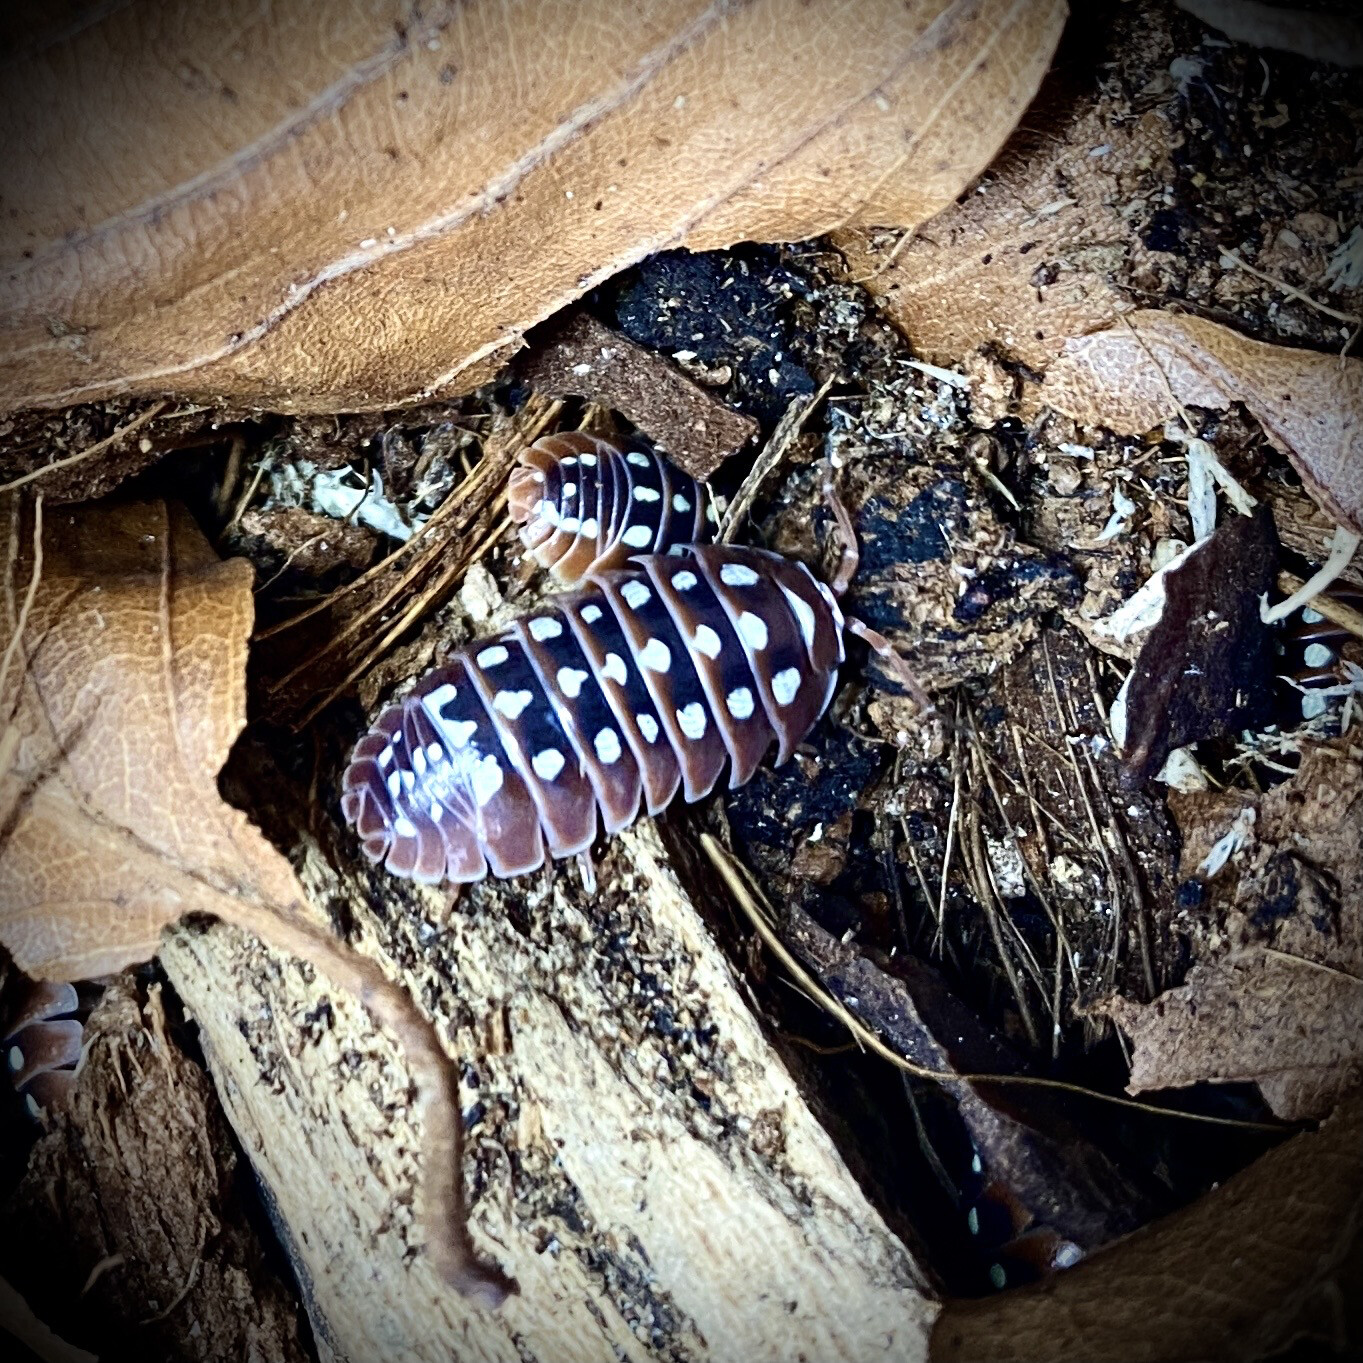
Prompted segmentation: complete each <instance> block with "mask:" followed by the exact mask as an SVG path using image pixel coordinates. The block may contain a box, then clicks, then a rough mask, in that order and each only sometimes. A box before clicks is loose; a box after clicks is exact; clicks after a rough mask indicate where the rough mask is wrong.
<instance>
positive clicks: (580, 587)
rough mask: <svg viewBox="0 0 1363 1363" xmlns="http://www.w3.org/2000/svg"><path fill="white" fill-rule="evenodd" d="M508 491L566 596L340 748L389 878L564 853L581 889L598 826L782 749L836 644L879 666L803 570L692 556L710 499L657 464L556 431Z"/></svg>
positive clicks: (420, 687)
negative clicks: (854, 647) (580, 876)
mask: <svg viewBox="0 0 1363 1363" xmlns="http://www.w3.org/2000/svg"><path fill="white" fill-rule="evenodd" d="M508 497H509V505H510V508H511V513H512V516H513V518H514V519H516V520H517V521H519V522H520V523H521V525H522V527H523V528H522V532H521V533H522V537H523V540H524V542H525V544H526V545H527V548H528V549H529V551H530V553H531V554H532V555H533V556H534V557H535V558H536V559H537V561H538V562H540V563H541V564H543V565H544V566H546V567H548V568H549V569H551V571H552V572H553V573H554V574H555V575H556V576H558V577H559V578H560V579H561V580H562V581H564V582H567V583H569V584H577V589H576V590H574V591H571V592H567V593H564V594H562V595H559V596H556V597H551V598H549V599H548V600H546V601H545V602H544V603H543V604H542V605H541V606H540V608H539V609H537V610H535V611H534V612H532V613H531V614H529V615H527V616H525V617H523V618H521V619H519V620H517V621H516V622H515V623H514V624H513V625H512V626H511V627H510V628H509V629H507V630H504V631H503V632H502V633H501V634H499V635H496V636H494V637H491V638H486V639H481V640H478V641H477V642H475V643H472V644H468V645H466V646H464V647H462V648H460V649H458V650H457V651H456V652H455V653H454V654H453V655H452V656H451V657H450V658H449V659H448V660H447V661H446V662H444V663H443V664H441V665H440V666H439V667H436V668H434V669H433V670H432V671H430V672H428V673H427V674H426V675H425V676H424V677H422V678H421V680H420V681H419V682H418V683H417V684H416V686H415V687H414V688H413V689H412V691H411V692H410V693H409V694H408V695H407V696H406V697H405V698H404V699H403V700H402V701H401V703H399V704H396V705H391V706H389V707H388V708H387V709H385V710H384V711H383V712H382V713H381V714H380V715H379V717H378V719H377V720H376V721H375V723H374V725H373V727H372V728H371V729H370V730H369V732H368V733H367V734H365V736H364V737H363V738H361V739H360V741H359V743H358V744H357V745H356V747H355V750H354V753H353V755H352V758H351V761H350V764H349V766H348V767H347V769H346V772H345V777H344V783H343V792H342V801H341V807H342V811H343V813H344V815H345V818H346V819H347V821H348V822H349V823H350V824H351V825H352V826H353V827H354V828H355V830H356V832H357V833H358V835H359V837H360V842H361V848H362V850H363V852H364V855H365V856H366V857H367V858H368V859H369V860H371V861H374V862H382V863H383V864H384V865H385V867H386V868H387V869H388V870H389V871H391V872H392V873H394V874H395V875H399V876H409V877H411V878H413V879H415V880H418V881H422V882H426V883H436V882H439V881H450V882H454V883H467V882H470V881H476V880H481V879H482V878H483V877H484V876H486V875H487V874H488V873H489V872H491V874H492V875H494V876H497V877H510V876H517V875H522V874H525V873H527V872H530V871H533V870H536V869H537V868H539V867H540V866H542V865H543V864H544V861H545V859H546V857H552V858H566V857H572V856H577V857H579V858H580V859H581V861H582V865H583V872H584V876H585V877H586V878H587V881H588V884H589V885H590V884H591V883H592V879H591V863H590V857H589V855H588V853H589V849H590V847H591V845H592V843H593V842H594V841H595V839H596V836H597V832H598V826H599V827H600V829H602V830H604V832H605V833H606V834H608V835H609V834H613V833H617V832H619V831H620V830H621V829H622V828H625V827H627V826H628V825H629V824H630V823H632V822H633V821H634V819H635V818H636V817H638V814H639V811H640V807H641V806H642V807H643V808H644V809H645V810H647V812H648V813H649V814H650V815H652V814H657V813H658V812H659V811H660V810H662V809H663V808H664V806H666V805H667V804H668V802H669V801H670V800H671V799H672V797H673V796H674V795H675V793H676V791H677V789H678V787H680V788H681V790H682V793H683V795H684V797H685V798H686V799H687V800H688V801H695V800H699V799H701V798H703V797H704V796H705V795H707V794H709V793H710V791H711V790H713V789H714V786H715V784H716V782H717V781H718V780H719V778H720V775H721V774H722V772H723V771H724V769H725V767H726V766H727V767H728V769H729V785H730V788H733V787H735V786H739V785H742V784H743V783H744V782H746V781H748V780H750V779H751V778H752V775H753V773H754V771H756V769H757V766H758V764H759V762H760V761H761V760H762V757H763V756H764V754H765V753H766V751H767V749H768V748H769V747H770V746H771V744H772V743H773V742H775V744H776V748H777V752H776V760H777V762H778V763H782V762H785V761H786V760H787V759H788V758H789V757H790V755H791V753H792V752H793V751H794V750H795V747H796V745H797V744H798V743H799V742H800V741H801V740H802V739H803V738H804V737H805V736H806V735H807V734H808V733H809V731H810V730H811V729H812V728H813V727H814V725H815V723H816V722H817V721H818V719H819V717H820V716H821V715H822V714H823V712H824V710H825V709H826V708H827V706H828V703H829V701H830V700H831V699H832V695H833V690H834V686H835V684H836V680H837V672H838V667H839V665H840V664H841V663H842V661H843V658H844V630H846V631H847V632H850V633H854V634H857V635H859V636H860V637H862V638H864V639H866V640H867V641H868V643H870V645H871V647H872V648H873V649H875V650H876V651H877V652H878V653H881V654H882V656H890V654H891V650H890V647H889V645H888V644H887V643H886V642H885V640H883V639H882V638H881V637H880V636H879V635H876V634H875V633H874V632H873V631H871V630H869V629H867V628H866V627H865V626H863V625H861V624H860V622H857V621H852V620H845V619H844V617H843V614H842V612H841V610H840V609H839V607H838V603H837V599H836V595H835V592H834V591H830V590H829V588H828V587H827V586H825V585H824V584H823V583H821V582H818V581H816V580H815V578H814V577H813V576H812V575H811V574H810V572H809V570H808V569H807V568H805V566H804V565H803V564H801V563H797V562H794V561H792V560H789V559H785V558H782V557H781V556H780V555H779V554H773V553H769V552H767V551H766V550H761V549H748V548H739V547H736V546H730V545H716V544H712V543H708V542H706V541H708V540H709V539H710V538H711V535H712V527H713V524H714V518H713V510H712V508H713V502H712V501H711V498H710V495H709V492H708V490H707V489H705V488H704V487H703V486H702V485H701V484H699V483H697V482H696V481H695V480H694V479H692V478H690V477H689V476H688V475H687V474H685V473H683V472H682V471H681V470H679V469H677V468H675V467H673V466H672V465H671V464H669V463H668V462H667V461H666V460H664V459H662V458H661V457H659V456H657V455H652V454H648V455H645V454H643V453H642V452H633V451H631V452H625V451H621V450H619V449H617V448H616V447H615V446H613V445H610V444H608V443H607V442H605V441H603V440H599V439H595V438H593V437H590V436H586V435H583V434H581V433H575V434H570V435H556V436H550V437H547V438H544V439H541V440H539V441H537V442H536V443H535V444H534V445H533V446H531V447H530V448H529V449H528V450H526V451H525V452H524V454H523V455H522V457H521V463H520V465H519V466H518V467H517V469H516V470H515V471H514V473H513V475H512V478H511V482H510V488H509V493H508ZM839 520H840V523H845V513H842V514H841V515H840V517H839ZM849 528H850V527H849ZM679 536H685V537H686V538H678V537H679ZM698 537H699V538H698ZM845 552H847V551H846V550H845ZM853 561H854V555H853ZM848 575H849V574H847V573H846V572H843V571H840V573H839V578H838V581H839V583H842V584H844V585H845V580H846V577H847V576H848Z"/></svg>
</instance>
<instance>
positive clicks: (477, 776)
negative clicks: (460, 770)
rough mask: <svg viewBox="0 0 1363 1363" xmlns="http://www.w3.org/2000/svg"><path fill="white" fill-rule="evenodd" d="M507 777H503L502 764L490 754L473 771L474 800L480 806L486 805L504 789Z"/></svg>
mask: <svg viewBox="0 0 1363 1363" xmlns="http://www.w3.org/2000/svg"><path fill="white" fill-rule="evenodd" d="M504 780H506V777H505V776H503V775H502V764H501V763H500V762H498V761H497V759H496V758H495V757H493V756H492V754H491V753H489V754H488V755H487V756H486V757H484V758H483V760H482V761H481V762H479V763H478V765H477V766H476V767H474V769H473V780H472V782H471V784H472V786H473V798H474V799H475V800H476V801H477V802H478V804H479V805H485V804H487V802H488V801H489V800H490V799H492V797H493V796H494V795H495V794H496V793H497V792H498V791H499V790H501V788H502V782H503V781H504Z"/></svg>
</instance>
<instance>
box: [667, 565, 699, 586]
mask: <svg viewBox="0 0 1363 1363" xmlns="http://www.w3.org/2000/svg"><path fill="white" fill-rule="evenodd" d="M672 585H673V586H674V587H675V588H676V589H677V590H678V591H679V592H689V591H690V590H691V588H692V587H694V586H695V585H696V575H695V573H692V572H688V571H687V570H686V569H685V568H683V569H682V570H681V572H679V573H673V574H672Z"/></svg>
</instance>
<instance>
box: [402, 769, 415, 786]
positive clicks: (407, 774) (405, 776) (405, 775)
mask: <svg viewBox="0 0 1363 1363" xmlns="http://www.w3.org/2000/svg"><path fill="white" fill-rule="evenodd" d="M415 786H416V777H415V776H413V775H412V771H411V768H410V767H404V768H403V769H402V788H403V789H404V790H412V789H414V788H415Z"/></svg>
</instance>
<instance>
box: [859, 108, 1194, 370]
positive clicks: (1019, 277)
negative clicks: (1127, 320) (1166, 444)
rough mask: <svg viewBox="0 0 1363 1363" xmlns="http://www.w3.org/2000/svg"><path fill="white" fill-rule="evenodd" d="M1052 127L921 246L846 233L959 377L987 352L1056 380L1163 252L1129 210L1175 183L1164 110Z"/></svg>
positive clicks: (871, 276)
mask: <svg viewBox="0 0 1363 1363" xmlns="http://www.w3.org/2000/svg"><path fill="white" fill-rule="evenodd" d="M1031 121H1032V120H1031V119H1029V123H1030V122H1031ZM1043 122H1044V125H1045V128H1046V131H1045V134H1044V136H1043V137H1042V138H1041V139H1040V140H1039V144H1038V139H1037V138H1036V137H1035V136H1034V135H1032V134H1030V133H1019V134H1018V136H1017V138H1016V139H1015V140H1014V141H1013V142H1012V143H1010V144H1009V146H1008V147H1007V148H1006V149H1005V150H1004V152H1003V153H1002V155H1001V156H1000V157H999V159H998V161H997V162H996V163H995V164H994V165H993V166H991V168H990V173H989V175H988V176H987V177H986V179H985V181H984V183H982V184H981V185H980V186H979V188H978V190H977V191H976V192H975V193H973V194H970V195H968V196H965V197H963V198H962V199H961V200H960V201H959V202H958V203H955V204H953V205H952V206H951V207H950V208H948V209H946V210H945V211H944V212H942V213H940V214H939V215H938V216H937V217H936V218H934V219H933V221H932V222H930V223H927V224H926V225H924V226H923V227H922V228H921V229H919V230H918V231H917V232H915V233H913V234H912V236H911V238H910V239H909V240H901V239H900V238H899V237H898V235H897V234H893V233H885V232H880V233H877V232H872V231H868V230H866V229H864V228H859V227H858V228H851V229H849V230H847V231H843V232H839V233H838V234H837V235H836V236H835V238H834V240H835V242H836V244H837V246H838V248H839V249H840V250H841V251H842V253H843V255H844V256H845V257H846V259H847V263H848V267H849V273H850V275H851V277H852V278H854V279H859V280H862V281H864V283H865V285H866V288H867V289H868V290H869V292H871V293H872V294H873V295H875V297H876V298H878V299H879V300H880V301H881V303H882V305H883V307H884V309H885V311H886V313H887V314H888V316H889V317H890V319H891V321H893V322H894V324H895V325H896V326H897V327H898V328H899V329H900V330H901V331H902V332H903V333H904V334H905V335H906V336H907V337H908V338H909V340H910V341H911V342H912V343H913V348H914V350H915V351H916V352H917V353H918V354H920V355H921V356H922V357H923V358H924V359H927V360H931V361H932V362H933V363H935V364H942V365H950V366H956V365H958V364H960V362H961V360H962V357H964V356H966V355H968V354H969V353H970V352H971V351H972V350H974V349H975V348H976V347H978V346H985V345H987V346H990V347H991V348H993V349H995V350H997V351H998V352H999V353H1001V354H1003V355H1005V356H1007V357H1009V358H1010V359H1012V360H1015V361H1018V362H1020V363H1021V364H1023V365H1026V366H1027V367H1028V368H1030V369H1032V370H1035V371H1038V372H1043V371H1044V370H1045V369H1046V366H1047V365H1048V364H1049V363H1050V362H1051V361H1052V360H1053V359H1054V358H1055V357H1056V356H1057V355H1058V354H1059V353H1060V351H1061V348H1062V347H1063V346H1064V344H1065V341H1066V339H1067V338H1069V337H1071V336H1077V335H1082V334H1083V333H1085V332H1089V331H1094V330H1096V329H1097V328H1099V327H1103V326H1108V325H1110V324H1111V323H1112V322H1113V321H1115V320H1116V319H1117V318H1118V317H1119V316H1120V315H1121V314H1122V313H1123V312H1126V311H1127V310H1128V309H1129V308H1130V307H1131V306H1132V305H1131V304H1130V303H1129V302H1128V301H1127V299H1126V296H1125V294H1124V292H1123V290H1122V289H1121V288H1120V287H1119V285H1120V283H1121V282H1122V278H1121V277H1122V276H1123V275H1124V274H1125V273H1126V272H1128V271H1131V270H1138V269H1140V268H1141V266H1142V264H1143V262H1145V261H1146V260H1147V259H1148V257H1149V252H1148V251H1147V250H1146V248H1145V247H1144V245H1143V244H1142V243H1141V240H1140V238H1139V237H1138V236H1136V235H1134V234H1133V233H1132V230H1131V224H1130V223H1129V221H1128V220H1127V218H1126V217H1125V216H1124V214H1123V208H1124V207H1126V206H1127V205H1129V204H1131V203H1132V202H1138V201H1139V200H1140V199H1141V198H1142V197H1143V196H1144V195H1145V194H1146V193H1147V192H1148V190H1149V186H1150V184H1151V183H1152V182H1158V183H1160V184H1162V183H1163V180H1164V172H1165V170H1166V168H1167V165H1168V159H1169V150H1168V140H1169V133H1168V129H1167V127H1166V125H1165V123H1164V122H1163V120H1162V119H1161V117H1160V115H1159V113H1158V112H1156V111H1153V110H1151V111H1147V112H1145V113H1143V114H1141V116H1140V117H1138V118H1134V119H1133V118H1131V117H1129V106H1127V113H1126V114H1124V115H1123V116H1121V117H1116V116H1114V109H1113V107H1112V101H1111V100H1109V99H1107V98H1106V97H1103V98H1099V99H1097V100H1094V101H1091V102H1090V104H1089V106H1088V107H1083V108H1082V111H1081V112H1080V113H1079V114H1078V115H1077V116H1072V117H1065V116H1060V117H1052V118H1047V119H1044V120H1043ZM1095 149H1100V150H1101V154H1100V155H1095V154H1094V152H1095ZM977 396H978V394H977Z"/></svg>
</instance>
